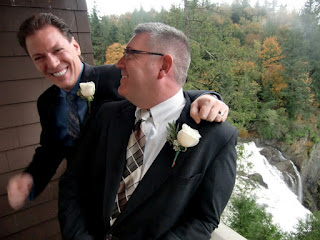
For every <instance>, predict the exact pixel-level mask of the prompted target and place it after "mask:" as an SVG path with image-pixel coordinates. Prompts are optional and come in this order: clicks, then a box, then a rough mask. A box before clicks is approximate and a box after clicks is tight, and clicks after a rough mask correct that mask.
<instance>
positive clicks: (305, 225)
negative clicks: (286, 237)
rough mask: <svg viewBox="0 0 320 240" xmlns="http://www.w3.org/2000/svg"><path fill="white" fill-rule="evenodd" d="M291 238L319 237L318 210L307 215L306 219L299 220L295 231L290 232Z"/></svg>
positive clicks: (319, 216)
mask: <svg viewBox="0 0 320 240" xmlns="http://www.w3.org/2000/svg"><path fill="white" fill-rule="evenodd" d="M291 239H296V240H318V239H320V211H318V212H315V213H313V214H310V215H308V217H307V219H306V221H301V220H300V221H299V223H298V225H297V226H296V233H291Z"/></svg>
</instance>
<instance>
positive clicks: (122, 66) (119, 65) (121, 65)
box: [116, 56, 125, 69]
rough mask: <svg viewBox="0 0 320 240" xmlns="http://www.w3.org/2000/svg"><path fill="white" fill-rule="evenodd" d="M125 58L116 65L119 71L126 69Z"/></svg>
mask: <svg viewBox="0 0 320 240" xmlns="http://www.w3.org/2000/svg"><path fill="white" fill-rule="evenodd" d="M124 60H125V59H124V56H122V57H121V58H120V59H119V61H118V62H117V64H116V67H117V68H119V69H123V68H124V67H125V63H124Z"/></svg>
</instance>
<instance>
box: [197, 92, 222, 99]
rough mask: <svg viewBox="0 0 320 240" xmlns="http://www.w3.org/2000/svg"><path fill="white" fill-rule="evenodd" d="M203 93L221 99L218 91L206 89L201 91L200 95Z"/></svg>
mask: <svg viewBox="0 0 320 240" xmlns="http://www.w3.org/2000/svg"><path fill="white" fill-rule="evenodd" d="M204 94H210V95H212V96H213V97H215V98H217V99H218V100H220V101H223V100H222V97H221V95H220V94H219V93H217V92H214V91H208V92H204V93H202V94H201V95H200V96H202V95H204Z"/></svg>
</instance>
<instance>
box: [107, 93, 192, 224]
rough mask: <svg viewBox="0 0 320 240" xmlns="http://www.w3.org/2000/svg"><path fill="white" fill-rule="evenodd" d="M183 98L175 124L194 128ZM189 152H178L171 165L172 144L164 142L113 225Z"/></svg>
mask: <svg viewBox="0 0 320 240" xmlns="http://www.w3.org/2000/svg"><path fill="white" fill-rule="evenodd" d="M185 98H186V106H185V107H184V109H183V111H182V112H181V115H180V117H179V119H178V120H177V124H178V123H179V125H180V128H181V125H182V124H183V123H186V124H188V125H189V126H190V125H191V127H193V128H196V126H195V125H197V124H196V123H195V122H194V121H193V120H192V119H191V118H190V104H191V102H190V99H189V97H188V96H187V95H186V94H185ZM189 153H190V149H188V150H187V151H186V152H180V153H179V155H178V158H177V160H176V165H175V166H174V167H172V161H173V159H174V156H175V151H174V150H173V148H172V146H171V145H170V144H169V143H168V142H166V144H165V145H164V147H163V148H162V149H161V151H160V153H159V155H158V156H157V158H156V159H155V160H154V162H153V163H152V165H151V167H150V168H149V170H148V171H147V173H146V174H145V176H144V177H143V179H142V180H141V182H140V183H139V185H138V187H137V189H136V190H135V191H134V193H133V194H132V196H131V197H130V200H129V201H128V203H127V206H126V208H125V211H124V212H122V213H121V214H120V215H119V217H118V218H117V220H116V222H115V223H114V225H113V227H116V226H117V225H119V224H120V223H121V221H122V220H123V219H125V218H126V216H128V215H129V214H131V213H132V212H133V211H134V210H135V209H136V208H137V207H138V206H139V205H140V204H142V203H143V202H144V201H146V200H147V199H148V198H149V197H150V196H151V195H152V194H153V193H154V192H156V191H157V189H158V188H159V187H160V186H161V185H162V184H163V183H164V182H165V181H166V180H167V179H168V177H169V176H170V175H172V174H173V173H174V172H175V171H176V170H177V169H179V167H180V166H181V164H183V159H184V158H186V156H188V155H189Z"/></svg>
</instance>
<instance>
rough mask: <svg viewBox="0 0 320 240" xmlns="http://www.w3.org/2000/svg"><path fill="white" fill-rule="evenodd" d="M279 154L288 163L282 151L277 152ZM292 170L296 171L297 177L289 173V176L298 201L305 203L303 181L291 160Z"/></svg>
mask: <svg viewBox="0 0 320 240" xmlns="http://www.w3.org/2000/svg"><path fill="white" fill-rule="evenodd" d="M277 152H278V153H279V156H280V158H281V159H282V160H284V161H287V159H286V158H285V157H284V156H283V154H282V153H281V152H280V151H277ZM289 161H290V163H291V165H292V168H293V170H294V173H295V176H294V177H292V176H291V174H290V173H287V176H288V177H289V178H290V182H291V186H292V188H293V189H294V190H295V193H296V195H297V197H298V200H299V202H300V203H302V201H303V187H302V180H301V175H300V172H299V170H298V169H297V167H296V165H294V163H293V162H292V161H291V160H289Z"/></svg>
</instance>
